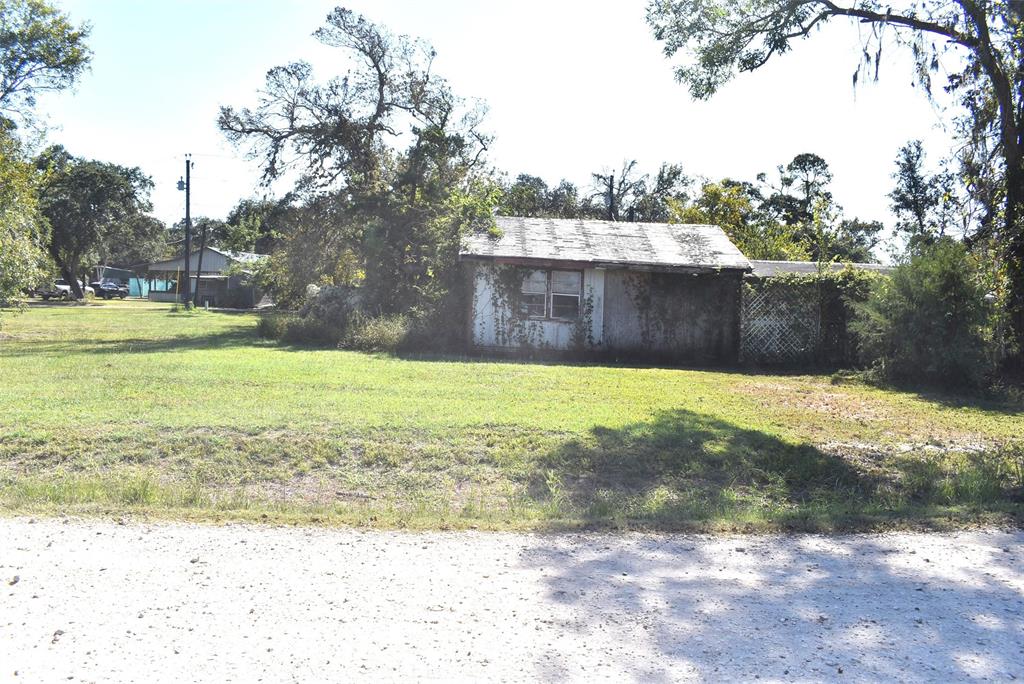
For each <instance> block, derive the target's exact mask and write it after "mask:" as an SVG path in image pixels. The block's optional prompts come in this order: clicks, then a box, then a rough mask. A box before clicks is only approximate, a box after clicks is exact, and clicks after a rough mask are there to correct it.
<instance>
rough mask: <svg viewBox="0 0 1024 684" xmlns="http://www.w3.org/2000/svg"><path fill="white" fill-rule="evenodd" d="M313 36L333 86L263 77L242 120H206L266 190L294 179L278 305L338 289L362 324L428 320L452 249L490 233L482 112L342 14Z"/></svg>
mask: <svg viewBox="0 0 1024 684" xmlns="http://www.w3.org/2000/svg"><path fill="white" fill-rule="evenodd" d="M315 35H316V37H317V38H318V39H319V40H320V41H321V42H322V43H324V44H325V45H328V46H330V47H335V48H338V49H339V50H340V54H339V57H340V60H341V63H342V64H345V65H346V66H347V67H348V71H347V72H346V73H345V74H344V75H341V76H336V77H334V78H331V79H329V80H327V81H324V82H318V81H317V80H316V79H315V78H314V76H313V70H312V68H311V67H310V65H309V64H307V63H304V62H296V63H293V64H289V65H285V66H281V67H275V68H273V69H271V70H270V71H269V72H268V73H267V79H266V88H265V90H264V91H263V93H262V95H261V97H260V100H259V103H258V104H257V105H256V106H255V107H253V108H242V109H235V108H233V107H224V108H223V109H222V110H221V113H220V118H219V124H220V127H221V130H222V131H223V132H224V133H225V135H226V136H227V138H228V139H229V140H230V141H231V142H233V143H235V144H237V145H239V146H243V147H244V148H246V150H247V151H248V153H249V154H250V155H251V156H253V157H254V158H256V159H259V160H260V161H261V164H262V167H263V177H264V180H265V181H266V182H267V183H272V182H274V181H276V180H280V179H282V178H283V177H284V176H286V175H288V174H289V173H292V174H294V177H295V178H296V179H297V182H296V184H295V188H294V190H293V191H292V192H291V193H290V195H289V197H290V198H292V199H293V200H298V201H299V204H300V207H299V210H298V211H297V212H296V213H295V216H294V219H295V221H294V228H293V230H292V232H291V234H289V235H288V236H287V237H286V238H285V239H284V241H283V243H282V246H283V250H281V253H280V254H278V255H276V257H275V258H276V259H277V266H278V267H279V271H278V272H279V273H281V274H282V275H285V278H284V279H285V280H286V282H287V284H286V285H285V286H284V287H283V289H284V290H286V291H287V293H288V294H287V295H285V293H284V292H279V294H280V295H285V298H286V299H287V298H289V297H292V298H294V297H296V296H297V295H298V293H299V292H301V291H303V290H304V289H305V285H306V284H308V283H311V282H323V280H324V279H327V280H328V281H332V280H334V279H335V278H336V277H337V278H342V277H344V278H355V279H357V280H358V282H359V284H360V285H361V288H360V290H361V295H362V297H363V300H364V302H365V306H366V307H367V308H368V309H370V310H371V311H372V312H373V313H393V312H402V311H405V310H408V309H410V308H420V309H422V308H424V307H426V308H429V307H432V306H436V305H438V303H439V302H440V300H441V295H442V293H444V292H447V291H448V289H449V288H450V286H451V284H452V279H453V278H454V276H455V273H454V271H455V268H454V267H455V265H456V262H457V260H458V248H459V241H460V237H461V235H462V234H464V233H465V232H466V231H467V230H474V229H479V230H482V229H486V228H487V227H489V226H490V225H493V219H492V216H491V206H492V205H493V201H494V200H495V199H496V197H495V194H494V193H493V192H492V187H491V184H490V183H489V182H488V181H487V178H486V174H485V173H484V169H483V166H482V158H483V155H484V154H485V152H486V150H487V146H488V144H489V142H490V138H489V136H487V135H486V134H485V133H483V132H482V131H481V123H482V118H483V114H484V110H483V108H482V107H481V106H479V105H477V104H475V103H473V102H468V101H465V100H463V99H462V98H459V97H457V96H456V95H454V94H453V93H452V91H451V89H450V88H449V86H448V84H447V82H446V81H445V80H444V79H443V78H441V77H439V76H438V75H436V74H435V73H434V72H433V61H434V51H433V49H432V48H431V47H430V46H429V45H427V44H426V43H424V42H423V41H420V40H416V39H412V38H409V37H407V36H396V35H394V34H392V33H391V32H389V31H388V30H387V29H385V28H384V27H382V26H379V25H377V24H374V23H372V22H370V21H369V20H367V19H366V18H364V17H362V16H360V15H358V14H355V13H353V12H351V11H349V10H347V9H344V8H337V9H335V10H334V11H332V12H331V13H330V14H329V15H328V17H327V21H326V23H325V25H324V26H323V27H321V28H320V29H319V30H318V31H317V32H316V33H315ZM313 216H315V217H317V220H315V221H313V220H309V219H310V218H311V217H313ZM313 246H315V249H314V251H313V252H310V249H311V248H313ZM300 254H301V255H305V256H307V257H309V259H308V260H299V259H295V258H293V257H295V256H297V255H300Z"/></svg>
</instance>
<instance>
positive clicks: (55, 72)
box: [0, 0, 92, 120]
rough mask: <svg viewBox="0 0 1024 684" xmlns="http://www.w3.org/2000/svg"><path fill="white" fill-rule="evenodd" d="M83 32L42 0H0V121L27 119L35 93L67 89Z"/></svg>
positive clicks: (76, 71)
mask: <svg viewBox="0 0 1024 684" xmlns="http://www.w3.org/2000/svg"><path fill="white" fill-rule="evenodd" d="M89 30H90V29H89V26H88V25H84V24H83V25H80V26H75V25H74V24H73V23H72V22H71V20H70V18H68V16H67V15H66V14H64V13H63V12H61V11H60V10H58V9H57V8H56V7H55V6H54V5H53V4H51V3H49V2H45V0H0V118H6V119H9V120H14V119H15V118H20V119H23V120H26V119H31V114H32V110H33V108H34V107H35V101H36V96H37V95H39V94H40V93H44V92H47V91H54V90H63V89H64V88H67V87H69V86H71V85H73V84H74V83H75V81H77V80H78V78H79V77H80V76H81V75H82V73H83V72H84V71H85V70H86V69H87V68H88V66H89V60H90V59H91V57H92V53H91V52H90V51H89V48H88V47H86V44H85V41H86V39H87V38H88V37H89Z"/></svg>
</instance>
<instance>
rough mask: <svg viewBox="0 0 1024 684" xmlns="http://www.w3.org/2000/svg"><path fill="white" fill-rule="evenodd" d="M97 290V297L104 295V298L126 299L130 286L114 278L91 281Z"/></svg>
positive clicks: (91, 285) (90, 284)
mask: <svg viewBox="0 0 1024 684" xmlns="http://www.w3.org/2000/svg"><path fill="white" fill-rule="evenodd" d="M89 287H91V288H92V289H93V290H94V291H95V292H96V296H97V297H103V298H104V299H113V298H114V297H117V298H118V299H124V298H125V297H127V296H128V286H127V285H122V284H120V283H118V282H117V281H114V280H103V281H96V282H94V283H89Z"/></svg>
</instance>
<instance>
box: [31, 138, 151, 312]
mask: <svg viewBox="0 0 1024 684" xmlns="http://www.w3.org/2000/svg"><path fill="white" fill-rule="evenodd" d="M36 164H37V167H38V168H39V169H40V171H41V173H42V188H41V192H40V196H41V200H40V210H41V211H42V214H43V216H45V217H46V219H47V220H48V221H49V224H50V237H49V242H48V244H47V251H48V252H49V254H50V257H52V258H53V261H54V263H56V264H57V267H58V268H59V269H60V272H61V275H62V276H63V277H64V279H65V280H67V282H68V284H69V285H70V286H71V289H72V291H73V292H74V294H75V296H76V297H79V298H81V297H82V296H83V292H82V289H81V288H80V287H79V286H78V280H77V279H78V276H79V275H82V273H83V267H84V266H86V265H87V261H89V260H93V259H99V258H100V254H101V253H102V252H104V251H107V252H111V251H113V250H115V249H117V248H118V246H119V245H118V241H119V240H122V239H124V238H125V236H126V235H131V234H132V232H133V228H134V229H139V228H141V229H143V230H145V229H146V228H147V227H146V226H140V225H139V223H138V218H139V216H140V215H142V214H144V213H145V212H147V211H149V210H150V209H151V205H150V202H149V192H150V189H151V188H152V187H153V182H152V181H151V180H150V179H149V177H148V176H146V175H145V174H144V173H143V172H142V170H141V169H139V168H126V167H123V166H118V165H116V164H109V163H105V162H99V161H94V160H84V159H77V158H75V157H73V156H71V155H70V154H68V152H67V151H66V150H64V148H62V147H59V146H55V147H51V148H49V149H47V150H45V151H44V152H43V153H42V154H41V155H40V156H39V158H38V159H37V162H36ZM120 247H121V248H123V247H124V245H120Z"/></svg>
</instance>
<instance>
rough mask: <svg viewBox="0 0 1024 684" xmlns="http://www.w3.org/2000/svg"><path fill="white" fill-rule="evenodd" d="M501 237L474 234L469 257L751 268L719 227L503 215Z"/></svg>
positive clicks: (468, 242)
mask: <svg viewBox="0 0 1024 684" xmlns="http://www.w3.org/2000/svg"><path fill="white" fill-rule="evenodd" d="M495 220H496V221H497V224H498V228H499V229H500V230H501V233H502V234H501V237H492V236H490V235H486V234H476V235H472V236H470V237H469V238H468V239H467V240H466V242H465V243H464V246H463V249H462V251H461V252H460V257H461V258H463V259H516V260H523V261H541V262H542V261H569V262H576V263H581V264H595V265H609V266H613V265H618V266H622V267H624V268H629V267H631V266H632V267H638V268H653V269H694V268H698V269H734V270H744V271H745V270H749V269H750V262H749V261H747V258H746V257H745V256H743V254H741V253H740V251H739V250H738V249H737V248H736V246H735V245H734V244H732V242H730V241H729V238H728V236H726V234H725V233H724V232H723V231H722V229H721V228H719V227H718V226H706V225H690V224H677V223H626V222H612V221H591V220H582V219H542V218H519V217H508V216H498V217H496V219H495Z"/></svg>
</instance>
